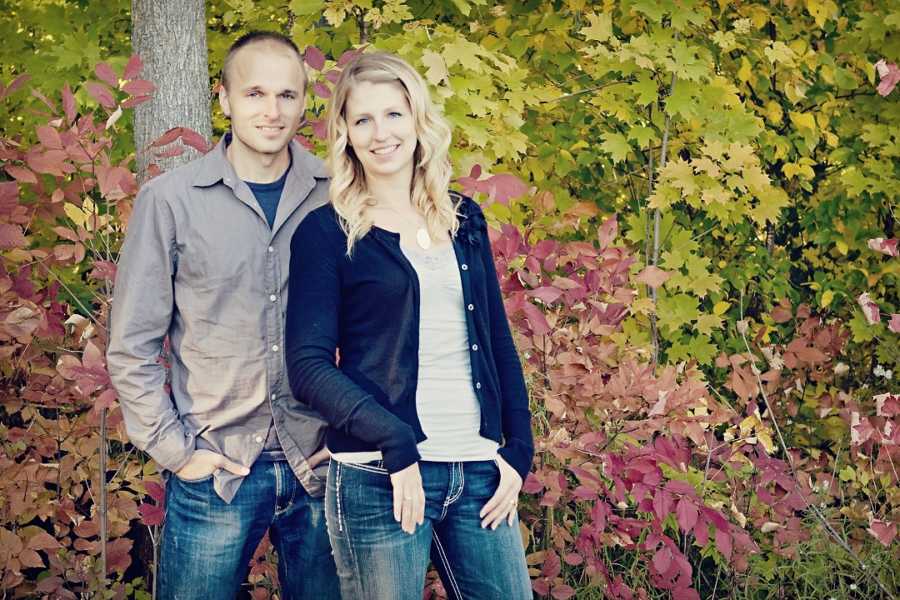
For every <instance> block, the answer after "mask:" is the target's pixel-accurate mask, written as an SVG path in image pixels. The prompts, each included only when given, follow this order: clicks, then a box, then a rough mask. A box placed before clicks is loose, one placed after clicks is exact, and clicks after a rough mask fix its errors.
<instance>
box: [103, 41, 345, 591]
mask: <svg viewBox="0 0 900 600" xmlns="http://www.w3.org/2000/svg"><path fill="white" fill-rule="evenodd" d="M306 83H307V82H306V75H305V71H304V69H303V61H302V58H301V56H300V53H299V51H298V50H297V47H296V46H295V45H294V43H293V42H292V41H291V40H290V39H289V38H287V37H284V36H282V35H280V34H276V33H270V32H253V33H249V34H247V35H245V36H243V37H241V38H240V39H239V40H237V41H236V42H235V43H234V45H233V46H232V47H231V49H230V50H229V51H228V54H227V56H226V58H225V63H224V66H223V69H222V88H221V90H220V92H219V102H220V104H221V106H222V110H223V111H224V113H225V115H226V116H228V117H230V119H231V132H230V133H229V134H227V135H226V136H225V137H224V138H223V139H222V140H221V141H220V142H219V144H218V145H217V146H216V147H215V149H214V150H212V151H211V152H210V153H209V154H207V155H205V156H204V157H202V158H200V159H198V160H195V161H193V162H191V163H189V164H187V165H184V166H182V167H180V168H177V169H174V170H173V171H171V172H168V173H165V174H163V175H160V176H159V177H157V178H155V179H153V180H152V181H149V182H148V183H146V184H145V185H144V186H143V188H142V189H141V192H140V194H139V196H138V198H137V200H136V202H135V206H134V212H133V214H132V216H131V220H130V223H129V227H128V232H127V235H126V238H125V244H124V246H123V248H122V254H121V258H120V261H119V270H118V275H117V278H116V287H115V294H114V300H113V306H112V314H111V317H110V343H109V351H108V363H109V371H110V374H111V376H112V380H113V383H114V385H115V387H116V390H117V391H118V394H119V398H120V401H121V404H122V412H123V414H124V417H125V425H126V427H127V430H128V434H129V436H130V437H131V440H132V441H133V443H134V444H135V445H136V446H138V447H139V448H142V449H144V450H146V451H147V452H148V453H149V454H150V456H152V457H153V458H154V460H156V462H157V463H158V464H159V465H160V466H161V467H162V468H163V469H164V470H165V472H167V474H169V473H171V474H174V477H168V480H167V481H168V484H167V486H166V487H167V490H166V522H165V524H164V527H163V533H162V542H161V555H160V565H159V587H158V589H159V592H160V598H164V599H169V598H173V599H174V598H178V599H179V600H182V599H189V598H216V599H220V598H233V597H234V596H235V594H236V593H237V592H238V590H239V588H240V586H241V584H242V582H243V581H244V579H245V578H246V575H247V565H248V562H249V560H250V558H251V556H252V554H253V551H254V550H255V549H256V546H257V545H258V544H259V541H260V539H261V538H262V537H263V535H264V534H265V533H266V530H267V529H270V528H271V539H272V542H273V544H274V546H275V549H276V550H277V552H278V556H279V561H278V567H279V580H280V582H281V587H282V598H285V599H297V598H315V599H316V600H320V599H327V598H337V597H338V594H339V592H338V583H337V576H336V574H335V567H334V562H333V559H332V556H331V548H330V545H329V543H328V535H327V530H326V527H325V516H324V506H323V494H324V485H325V474H326V472H327V463H328V453H327V450H325V448H324V446H323V439H324V422H323V421H322V420H321V419H320V417H319V416H318V414H317V413H315V412H314V411H312V410H311V409H310V408H308V407H306V406H304V405H303V404H301V403H299V402H297V401H296V400H294V399H293V398H292V397H291V392H290V388H289V386H288V380H287V376H286V374H285V364H284V358H283V352H282V344H283V341H282V340H283V336H284V318H285V313H284V311H285V307H286V305H287V296H286V294H287V274H288V263H289V260H290V256H289V253H290V243H291V237H292V235H293V233H294V230H295V229H296V228H297V225H298V224H299V223H300V221H301V220H302V219H303V218H304V216H305V215H306V214H308V213H309V212H310V211H311V210H313V209H315V208H317V207H319V206H321V205H322V204H324V203H325V202H326V201H327V195H328V192H327V188H328V181H327V175H326V172H325V169H324V167H323V165H322V163H321V162H320V161H319V160H318V159H317V158H315V157H313V156H312V155H311V154H309V153H308V152H306V151H305V150H304V149H303V148H302V147H301V146H300V145H299V144H298V143H297V142H295V141H293V136H294V134H295V133H296V130H297V127H298V125H299V123H300V120H301V117H302V115H303V111H304V96H305V90H306ZM167 335H168V337H169V340H170V344H171V387H170V388H169V387H167V385H166V373H165V371H164V369H163V367H162V366H161V365H160V364H159V362H158V357H159V354H160V351H161V349H162V343H163V339H164V338H165V337H166V336H167Z"/></svg>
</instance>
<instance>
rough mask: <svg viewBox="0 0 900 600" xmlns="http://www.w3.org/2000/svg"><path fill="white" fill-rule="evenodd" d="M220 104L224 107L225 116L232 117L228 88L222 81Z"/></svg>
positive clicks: (220, 85)
mask: <svg viewBox="0 0 900 600" xmlns="http://www.w3.org/2000/svg"><path fill="white" fill-rule="evenodd" d="M219 106H221V107H222V112H223V113H225V116H226V117H228V118H231V102H230V101H229V99H228V90H226V89H225V86H224V85H222V84H221V83H220V84H219Z"/></svg>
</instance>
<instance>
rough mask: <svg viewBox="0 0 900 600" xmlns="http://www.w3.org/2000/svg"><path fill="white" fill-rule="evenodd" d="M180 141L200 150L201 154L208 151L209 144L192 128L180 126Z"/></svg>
mask: <svg viewBox="0 0 900 600" xmlns="http://www.w3.org/2000/svg"><path fill="white" fill-rule="evenodd" d="M181 142H182V143H183V144H185V145H187V146H190V147H191V148H193V149H195V150H197V151H198V152H202V153H203V154H206V153H207V152H209V149H210V147H211V144H210V143H209V142H208V141H207V140H206V138H205V137H203V136H202V135H200V134H199V133H197V132H196V131H194V130H193V129H189V128H187V127H183V128H182V131H181Z"/></svg>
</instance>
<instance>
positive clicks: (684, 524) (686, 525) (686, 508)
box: [675, 498, 699, 533]
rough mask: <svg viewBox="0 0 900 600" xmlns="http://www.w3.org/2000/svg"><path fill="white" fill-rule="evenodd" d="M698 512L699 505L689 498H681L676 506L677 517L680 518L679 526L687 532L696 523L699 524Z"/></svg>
mask: <svg viewBox="0 0 900 600" xmlns="http://www.w3.org/2000/svg"><path fill="white" fill-rule="evenodd" d="M698 514H699V513H698V511H697V505H696V504H694V503H693V502H692V501H691V500H688V499H687V498H682V499H681V500H679V501H678V506H676V507H675V517H676V518H677V520H678V526H679V527H681V530H682V531H683V532H685V533H687V532H688V531H690V530H691V529H693V528H694V525H696V524H697V516H698Z"/></svg>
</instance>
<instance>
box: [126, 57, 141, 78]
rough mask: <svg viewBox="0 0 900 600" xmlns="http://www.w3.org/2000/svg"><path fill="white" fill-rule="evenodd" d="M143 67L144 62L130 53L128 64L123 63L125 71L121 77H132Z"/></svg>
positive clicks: (139, 72) (138, 73)
mask: <svg viewBox="0 0 900 600" xmlns="http://www.w3.org/2000/svg"><path fill="white" fill-rule="evenodd" d="M143 68H144V63H143V62H141V57H140V56H138V55H137V54H132V55H131V58H129V59H128V64H127V65H125V72H124V73H123V74H122V79H134V78H135V77H137V76H138V75H140V74H141V69H143Z"/></svg>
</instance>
